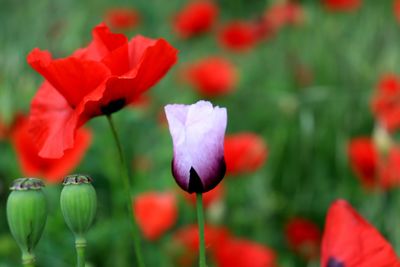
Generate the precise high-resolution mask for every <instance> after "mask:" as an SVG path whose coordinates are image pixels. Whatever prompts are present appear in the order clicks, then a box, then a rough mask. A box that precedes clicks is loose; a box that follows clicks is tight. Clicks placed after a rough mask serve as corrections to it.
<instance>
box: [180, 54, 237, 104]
mask: <svg viewBox="0 0 400 267" xmlns="http://www.w3.org/2000/svg"><path fill="white" fill-rule="evenodd" d="M182 75H183V79H184V80H185V81H187V82H188V83H190V84H191V85H192V86H193V87H194V88H195V89H196V90H197V92H198V93H199V94H200V95H202V96H206V97H216V96H221V95H226V94H228V93H230V92H232V91H233V90H234V89H235V85H236V83H237V80H238V79H237V70H236V67H235V66H234V65H233V64H232V63H231V62H230V61H229V60H227V59H225V58H222V57H209V58H205V59H202V60H200V61H198V62H196V63H193V64H191V65H188V66H186V67H185V69H184V70H183V72H182Z"/></svg>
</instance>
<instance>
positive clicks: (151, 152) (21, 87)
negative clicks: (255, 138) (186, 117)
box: [0, 0, 400, 267]
mask: <svg viewBox="0 0 400 267" xmlns="http://www.w3.org/2000/svg"><path fill="white" fill-rule="evenodd" d="M185 2H186V1H184V0H169V1H165V0H150V1H149V0H147V1H145V0H136V1H133V2H132V1H122V0H121V1H106V0H96V1H93V0H88V1H76V0H75V1H63V0H52V1H50V0H35V1H33V0H25V1H22V0H5V1H4V0H3V1H2V5H1V9H0V25H1V30H0V116H1V118H4V120H5V121H6V122H10V120H11V118H12V115H13V114H14V113H15V112H19V111H23V112H28V111H29V104H30V101H31V99H32V97H33V95H34V94H35V92H36V90H37V88H38V86H39V84H40V82H41V79H42V78H41V77H40V76H39V75H38V74H37V73H35V72H34V71H33V70H32V69H30V68H29V66H28V65H27V63H26V59H25V57H26V55H27V53H28V52H29V51H30V50H31V49H32V48H34V47H40V48H42V49H48V50H49V51H51V52H52V53H53V55H54V56H55V57H62V56H66V55H68V54H69V53H71V52H72V51H73V50H75V49H76V48H78V47H81V46H83V45H85V44H86V43H87V42H88V41H89V40H90V38H91V35H90V31H91V28H92V27H93V26H95V25H96V24H98V23H99V22H100V21H102V19H103V15H104V12H105V11H106V10H107V8H109V7H114V6H121V5H122V6H130V7H134V8H136V9H137V10H138V11H139V13H140V15H141V23H140V25H139V26H138V27H137V28H135V30H134V31H130V32H127V33H126V34H127V36H129V37H131V36H133V35H135V34H138V33H140V34H143V35H145V36H149V37H163V38H165V39H167V40H168V41H170V42H171V43H172V44H173V45H174V46H175V47H177V48H178V49H179V51H180V52H179V62H178V64H177V66H175V67H174V69H173V70H172V71H171V72H170V73H169V74H168V75H167V76H166V77H165V78H164V79H163V80H162V81H161V82H160V83H159V84H158V85H157V86H155V87H154V88H153V89H152V90H151V91H150V92H149V95H151V99H152V104H151V106H150V108H149V109H148V110H145V111H143V110H135V109H130V108H125V109H124V110H122V111H120V112H118V113H117V114H116V115H115V118H116V124H117V128H118V129H119V131H120V134H121V135H122V140H123V143H124V149H125V153H126V155H127V157H128V159H129V162H131V161H132V159H133V158H134V157H135V156H138V155H144V156H146V157H148V158H150V159H151V161H152V168H150V169H149V170H148V171H146V172H143V171H142V172H141V171H135V170H132V172H133V177H134V180H133V185H134V186H133V188H132V192H133V194H136V193H138V192H143V191H148V190H163V189H167V188H173V189H176V188H177V187H176V185H175V182H174V180H173V179H172V176H171V173H170V160H171V156H172V144H171V140H170V136H169V134H168V131H167V129H166V128H165V127H162V126H160V125H159V123H158V120H157V118H158V114H159V112H160V109H161V107H162V106H163V105H165V104H167V103H180V102H182V103H192V102H194V101H196V100H197V99H199V96H197V95H196V94H195V93H194V92H193V90H191V89H190V88H189V87H188V86H187V85H184V84H180V83H178V82H177V77H178V71H179V68H180V66H181V65H182V64H184V63H186V62H191V61H195V60H197V59H200V58H202V57H205V56H209V55H224V56H225V57H228V58H230V59H231V60H232V61H233V62H234V63H235V64H236V66H237V67H238V69H239V71H240V82H239V84H238V86H237V90H236V91H235V92H234V93H233V94H231V95H229V96H226V97H221V98H218V99H214V100H213V103H214V104H218V105H220V106H226V107H227V108H228V114H229V123H228V133H235V132H240V131H252V132H255V133H258V134H260V135H262V136H263V137H264V138H265V140H266V141H267V143H268V147H269V157H268V161H267V163H266V164H265V166H264V167H263V168H262V169H261V170H259V171H258V172H256V173H254V174H251V175H246V177H238V178H237V179H231V178H229V179H226V180H227V181H226V183H225V184H226V186H227V193H226V196H225V198H226V199H225V205H226V208H225V209H226V212H225V214H224V217H223V220H222V222H221V223H222V224H224V225H226V226H227V227H229V229H230V230H231V231H232V232H233V233H234V234H235V235H237V236H242V237H246V238H248V239H251V240H254V241H258V242H261V243H263V244H266V245H268V246H270V247H271V248H273V249H275V250H276V251H277V252H278V255H279V261H280V263H281V264H280V266H283V267H289V266H305V265H306V263H305V262H303V261H302V260H301V259H299V258H298V257H297V256H295V255H293V254H292V252H290V250H289V249H288V247H287V244H286V241H285V238H284V235H283V228H284V224H285V222H286V221H287V220H288V219H289V218H291V217H293V216H296V215H299V216H305V217H308V218H311V219H314V220H315V221H316V222H317V223H318V224H319V225H320V226H321V228H322V227H323V223H324V216H325V213H326V210H327V208H328V207H329V205H330V203H331V202H332V201H333V200H334V199H337V198H345V199H347V200H349V201H350V202H351V203H352V204H353V205H354V206H355V207H356V208H357V209H358V210H359V211H360V213H361V214H363V215H364V216H365V217H366V218H367V219H368V220H370V221H371V222H372V223H373V224H374V225H375V226H376V227H377V228H378V229H379V230H380V231H381V232H382V233H383V234H384V235H385V236H386V237H387V238H388V240H389V241H390V242H391V243H392V244H393V246H394V248H395V250H396V251H398V252H399V251H400V232H399V230H398V229H399V227H398V223H399V222H400V213H398V212H397V211H398V210H399V209H400V194H399V193H398V190H393V191H391V192H375V193H371V192H365V191H364V190H363V188H362V187H361V186H360V184H359V182H358V180H357V179H356V178H355V175H354V174H353V173H352V171H351V169H350V167H349V164H348V159H347V152H346V149H347V147H346V146H347V143H348V141H349V138H351V137H354V136H359V135H370V134H371V131H372V128H373V125H374V121H373V118H372V115H371V113H370V108H369V99H370V96H371V92H372V90H373V88H374V86H375V84H376V82H377V79H378V77H379V76H380V75H381V74H382V73H386V72H397V71H398V70H399V69H400V53H399V52H398V51H399V43H400V32H399V27H400V25H398V23H397V22H396V21H395V18H394V15H393V10H392V1H379V3H378V1H373V0H370V1H365V2H364V5H363V7H362V9H361V10H359V11H358V12H355V13H349V14H341V13H338V14H332V13H328V12H327V11H326V10H324V9H323V7H322V6H321V5H320V3H319V2H318V1H313V0H310V1H303V2H302V3H303V6H304V9H305V11H306V21H305V23H304V25H300V26H295V27H287V28H285V29H283V30H282V31H280V32H279V33H278V34H277V35H276V36H274V37H273V38H271V39H270V40H268V41H265V42H262V43H261V44H259V45H258V46H257V47H256V48H255V49H254V50H252V51H249V52H247V53H238V54H236V53H231V52H227V51H225V50H223V49H222V48H221V47H220V46H219V45H218V43H217V41H216V39H215V34H212V33H209V34H205V35H203V36H200V37H197V38H195V39H192V40H186V41H182V40H180V39H178V38H177V37H176V36H175V35H174V34H173V32H172V30H171V23H170V22H171V20H172V17H173V14H174V13H175V12H176V11H177V10H179V9H180V8H181V7H182V6H183V4H184V3H185ZM272 2H273V1H257V0H252V1H247V0H232V1H231V0H221V1H220V2H219V3H220V7H221V14H220V19H221V21H229V20H231V19H236V18H245V19H246V18H256V17H258V16H260V15H261V13H262V12H263V10H264V9H265V8H266V7H267V6H268V5H269V4H271V3H272ZM299 67H304V68H307V69H308V70H309V71H310V72H311V73H312V78H311V81H310V82H308V83H307V84H301V83H299V81H298V79H297V76H296V74H295V73H296V70H297V69H298V68H299ZM88 126H89V127H90V128H93V130H94V140H93V144H92V146H91V148H90V149H89V151H88V153H87V154H86V156H85V159H84V160H83V162H82V163H81V165H80V166H79V168H78V169H77V171H79V172H83V173H89V174H91V175H92V177H94V178H95V183H94V184H95V187H96V190H97V192H98V196H99V209H98V214H97V217H96V222H95V224H94V227H93V229H92V230H91V231H90V232H89V236H88V243H89V246H88V260H89V261H90V262H91V263H92V264H93V266H118V267H123V266H133V263H134V255H133V254H134V253H133V247H132V241H131V240H129V235H126V234H124V233H126V232H127V231H128V230H127V229H128V225H127V223H128V222H127V221H126V218H125V214H123V213H122V214H121V212H120V211H118V210H115V209H113V206H112V205H110V203H111V204H112V203H118V199H119V198H121V197H122V196H120V194H119V191H118V187H119V184H118V180H117V179H118V175H119V171H118V169H117V168H118V166H119V165H118V162H117V161H116V159H117V157H116V153H117V152H116V150H115V148H114V147H113V140H112V136H111V132H110V130H109V129H108V127H107V124H106V120H105V119H104V118H101V117H99V118H96V119H94V120H92V121H91V122H90V123H89V125H88ZM0 151H1V158H0V218H1V219H0V266H1V267H3V266H16V265H17V264H18V262H19V251H18V249H17V246H16V244H15V243H14V241H13V240H12V238H11V236H10V234H9V232H8V226H7V224H6V219H5V200H6V197H7V195H8V190H7V187H8V186H9V185H10V183H11V181H12V180H13V179H14V178H17V177H19V176H21V175H22V174H21V173H20V170H19V166H18V163H17V162H16V155H15V152H14V151H13V148H12V146H11V144H10V143H7V142H2V143H0ZM110 177H112V178H111V179H108V178H110ZM114 178H115V181H116V182H115V183H110V180H112V179H114ZM110 189H111V190H110ZM60 190H61V187H60V186H59V185H53V186H48V187H47V189H46V193H47V195H48V198H49V199H50V201H49V203H50V204H51V207H50V216H49V219H48V223H47V226H46V229H45V234H44V236H43V238H42V240H41V242H40V243H39V246H38V248H37V258H38V266H57V267H63V266H71V265H73V263H74V259H75V256H74V249H73V237H72V234H70V232H69V231H68V229H67V228H66V226H65V224H64V222H63V219H62V216H61V211H60V208H59V204H58V198H59V195H60ZM194 221H195V214H194V211H193V210H192V209H191V207H189V206H188V205H187V204H185V203H184V202H182V201H181V202H180V207H179V220H178V223H177V225H176V226H175V227H174V229H173V230H172V231H169V233H168V234H167V235H165V236H164V237H163V238H162V239H161V240H159V241H157V242H155V243H151V242H147V241H144V242H143V243H144V251H145V254H146V255H145V258H146V259H147V260H148V266H166V267H168V266H173V263H172V261H171V259H170V256H169V255H168V251H169V249H168V247H169V245H170V244H169V240H170V238H171V235H172V233H173V231H174V230H175V229H178V228H179V227H180V226H182V225H186V224H189V223H193V222H194ZM309 266H318V262H315V263H312V264H310V265H309Z"/></svg>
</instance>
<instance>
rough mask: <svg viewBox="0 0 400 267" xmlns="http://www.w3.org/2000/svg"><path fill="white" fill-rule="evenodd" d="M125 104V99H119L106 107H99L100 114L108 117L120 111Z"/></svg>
mask: <svg viewBox="0 0 400 267" xmlns="http://www.w3.org/2000/svg"><path fill="white" fill-rule="evenodd" d="M125 104H126V101H125V98H119V99H116V100H112V101H110V102H109V103H108V104H107V105H105V106H102V107H100V110H101V113H103V114H104V115H110V114H112V113H114V112H117V111H118V110H120V109H122V108H123V107H124V106H125Z"/></svg>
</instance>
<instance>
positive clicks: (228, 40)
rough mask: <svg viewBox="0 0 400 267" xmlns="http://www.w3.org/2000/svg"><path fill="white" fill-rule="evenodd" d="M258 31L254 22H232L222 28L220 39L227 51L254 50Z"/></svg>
mask: <svg viewBox="0 0 400 267" xmlns="http://www.w3.org/2000/svg"><path fill="white" fill-rule="evenodd" d="M258 29H259V28H257V26H256V24H255V23H252V22H246V21H232V22H230V23H228V24H226V25H224V26H223V27H222V29H221V30H220V32H219V36H218V39H219V42H220V43H221V45H222V46H223V47H225V48H227V49H230V50H235V51H245V50H249V49H251V48H253V47H254V45H255V44H256V43H257V41H258V37H259V32H258Z"/></svg>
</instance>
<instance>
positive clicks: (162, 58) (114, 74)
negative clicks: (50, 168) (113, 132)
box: [27, 24, 177, 158]
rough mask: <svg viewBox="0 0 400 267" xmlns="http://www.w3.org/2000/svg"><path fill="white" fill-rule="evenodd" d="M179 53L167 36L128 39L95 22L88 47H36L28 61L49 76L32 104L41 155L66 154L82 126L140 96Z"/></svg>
mask: <svg viewBox="0 0 400 267" xmlns="http://www.w3.org/2000/svg"><path fill="white" fill-rule="evenodd" d="M176 54H177V50H176V49H175V48H173V47H172V46H171V45H170V44H169V43H168V42H166V41H165V40H163V39H157V40H152V39H148V38H146V37H143V36H136V37H135V38H132V39H131V40H130V41H128V39H127V38H126V37H125V36H124V35H122V34H115V33H112V32H110V30H109V29H108V27H107V26H106V25H105V24H100V25H98V26H96V27H95V28H94V30H93V41H92V42H91V43H90V44H89V46H88V47H86V48H82V49H78V50H77V51H75V53H73V55H72V56H69V57H67V58H62V59H52V57H51V54H50V53H49V52H48V51H42V50H39V49H38V48H35V49H33V50H32V51H31V52H30V53H29V55H28V58H27V60H28V63H29V64H30V65H31V66H32V67H33V68H34V69H35V70H36V71H37V72H39V73H40V74H41V75H42V76H43V77H44V78H45V79H46V81H45V82H44V83H43V84H42V86H41V87H40V88H39V91H38V92H37V94H36V95H35V97H34V99H33V101H32V105H31V117H30V128H31V131H32V133H33V135H34V140H35V142H36V143H37V144H38V145H39V147H40V150H39V155H40V156H43V157H48V158H59V157H61V156H62V155H63V153H64V150H66V149H68V148H71V147H72V146H73V144H74V136H75V131H76V129H77V128H79V127H80V126H82V125H83V124H84V123H85V122H86V121H88V120H89V119H91V118H92V117H95V116H99V115H109V114H111V113H113V112H116V111H118V110H120V109H122V108H123V107H124V106H125V105H128V104H130V103H131V102H132V101H134V100H135V99H137V98H138V97H139V96H140V95H141V94H142V93H143V92H145V91H147V90H148V89H149V88H150V87H152V86H153V85H155V84H156V83H157V82H158V81H159V80H160V79H161V78H162V77H163V76H164V75H165V74H166V73H167V71H168V70H169V69H170V68H171V67H172V65H173V64H174V63H175V62H176V58H177V57H176Z"/></svg>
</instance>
